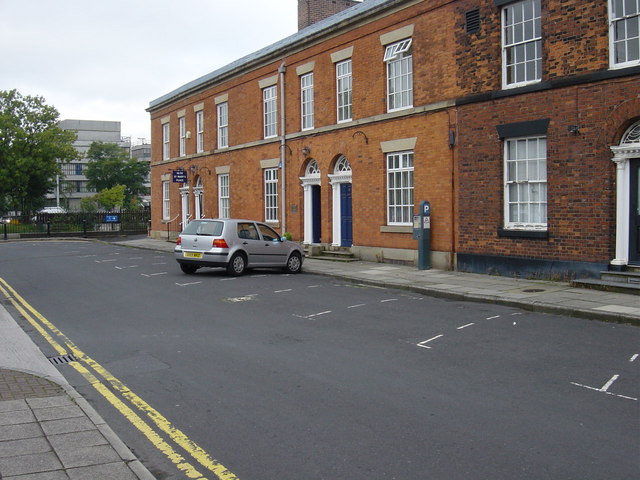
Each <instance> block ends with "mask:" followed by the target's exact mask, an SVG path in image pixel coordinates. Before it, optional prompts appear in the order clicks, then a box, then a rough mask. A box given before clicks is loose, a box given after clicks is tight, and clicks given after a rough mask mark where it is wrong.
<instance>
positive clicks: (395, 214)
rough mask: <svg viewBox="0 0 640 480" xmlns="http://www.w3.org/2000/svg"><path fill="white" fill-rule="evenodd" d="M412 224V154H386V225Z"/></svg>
mask: <svg viewBox="0 0 640 480" xmlns="http://www.w3.org/2000/svg"><path fill="white" fill-rule="evenodd" d="M412 222H413V152H410V151H408V152H394V153H388V154H387V224H388V225H410V224H412Z"/></svg>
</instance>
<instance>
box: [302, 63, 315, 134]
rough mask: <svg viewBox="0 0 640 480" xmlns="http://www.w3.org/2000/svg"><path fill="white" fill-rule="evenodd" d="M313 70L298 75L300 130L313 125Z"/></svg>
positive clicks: (308, 128)
mask: <svg viewBox="0 0 640 480" xmlns="http://www.w3.org/2000/svg"><path fill="white" fill-rule="evenodd" d="M313 97H314V92H313V72H310V73H307V74H304V75H301V76H300V119H301V126H300V128H301V129H302V130H311V129H312V128H313V127H314V98H313Z"/></svg>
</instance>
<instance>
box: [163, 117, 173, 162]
mask: <svg viewBox="0 0 640 480" xmlns="http://www.w3.org/2000/svg"><path fill="white" fill-rule="evenodd" d="M170 134H171V129H170V126H169V123H164V124H162V159H163V160H169V159H170V158H171V136H170Z"/></svg>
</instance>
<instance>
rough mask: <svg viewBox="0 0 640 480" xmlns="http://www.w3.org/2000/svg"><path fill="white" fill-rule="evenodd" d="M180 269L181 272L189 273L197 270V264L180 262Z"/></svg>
mask: <svg viewBox="0 0 640 480" xmlns="http://www.w3.org/2000/svg"><path fill="white" fill-rule="evenodd" d="M180 270H182V272H183V273H186V274H188V275H191V274H192V273H196V270H198V266H197V265H190V264H188V263H181V264H180Z"/></svg>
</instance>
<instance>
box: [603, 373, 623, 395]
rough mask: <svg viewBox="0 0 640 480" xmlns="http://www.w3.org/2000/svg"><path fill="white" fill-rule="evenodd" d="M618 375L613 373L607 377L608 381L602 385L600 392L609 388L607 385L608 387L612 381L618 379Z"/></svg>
mask: <svg viewBox="0 0 640 480" xmlns="http://www.w3.org/2000/svg"><path fill="white" fill-rule="evenodd" d="M619 376H620V375H614V376H613V377H611V378H610V379H609V381H608V382H607V383H605V384H604V385H603V386H602V388H601V389H600V391H601V392H606V391H607V390H609V387H610V386H611V385H613V382H615V381H616V380H617V379H618V377H619Z"/></svg>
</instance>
